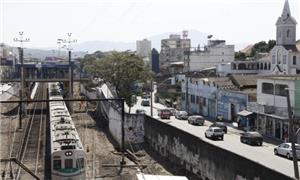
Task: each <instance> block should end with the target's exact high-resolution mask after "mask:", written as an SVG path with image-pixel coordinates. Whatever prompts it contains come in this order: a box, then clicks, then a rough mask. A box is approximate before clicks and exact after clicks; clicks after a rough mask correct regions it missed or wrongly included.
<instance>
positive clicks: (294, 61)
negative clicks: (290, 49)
mask: <svg viewBox="0 0 300 180" xmlns="http://www.w3.org/2000/svg"><path fill="white" fill-rule="evenodd" d="M296 64H297V57H296V56H293V65H296Z"/></svg>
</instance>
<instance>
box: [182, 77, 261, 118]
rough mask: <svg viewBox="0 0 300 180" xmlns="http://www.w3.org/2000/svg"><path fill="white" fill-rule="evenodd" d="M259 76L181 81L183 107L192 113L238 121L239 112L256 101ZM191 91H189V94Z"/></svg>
mask: <svg viewBox="0 0 300 180" xmlns="http://www.w3.org/2000/svg"><path fill="white" fill-rule="evenodd" d="M256 79H257V76H242V75H236V76H230V77H210V78H188V79H187V82H186V81H183V82H182V84H181V87H182V89H181V91H182V107H183V108H184V109H185V110H186V111H188V112H190V113H191V114H201V115H203V116H207V117H209V118H213V119H214V118H216V117H217V116H220V117H222V119H223V120H224V121H237V120H238V118H237V114H238V113H239V112H240V111H243V110H245V109H246V107H247V103H248V102H252V101H255V102H256ZM186 92H188V93H186Z"/></svg>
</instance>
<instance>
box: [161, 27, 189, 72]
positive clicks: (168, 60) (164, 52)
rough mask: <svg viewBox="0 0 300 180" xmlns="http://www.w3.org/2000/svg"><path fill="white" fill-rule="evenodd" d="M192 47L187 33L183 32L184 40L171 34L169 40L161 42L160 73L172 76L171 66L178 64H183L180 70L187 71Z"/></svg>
mask: <svg viewBox="0 0 300 180" xmlns="http://www.w3.org/2000/svg"><path fill="white" fill-rule="evenodd" d="M190 47H191V40H190V39H188V38H187V31H183V38H181V36H180V35H178V34H171V35H170V36H169V38H168V39H163V40H161V51H160V55H159V67H160V72H161V73H162V74H171V72H170V71H171V70H170V66H171V64H172V63H177V62H183V63H181V64H182V68H180V69H184V71H187V67H188V52H189V50H190ZM173 69H174V68H173ZM175 73H176V72H175Z"/></svg>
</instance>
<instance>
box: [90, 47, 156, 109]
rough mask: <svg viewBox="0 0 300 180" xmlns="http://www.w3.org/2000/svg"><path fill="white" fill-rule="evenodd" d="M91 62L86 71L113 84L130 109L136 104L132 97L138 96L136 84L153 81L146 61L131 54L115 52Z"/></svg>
mask: <svg viewBox="0 0 300 180" xmlns="http://www.w3.org/2000/svg"><path fill="white" fill-rule="evenodd" d="M90 62H92V64H86V65H85V67H84V69H85V70H86V71H87V72H89V73H90V74H92V75H94V76H98V77H100V78H102V79H103V80H104V81H105V82H109V83H110V84H112V85H113V86H114V87H115V88H116V92H117V94H118V96H119V97H122V98H124V99H125V101H126V103H127V105H128V106H129V108H130V107H132V106H133V105H134V103H135V102H134V101H133V98H132V96H133V95H137V92H136V91H134V86H135V83H137V82H144V83H146V82H147V80H150V79H151V74H150V71H149V68H148V67H147V66H146V65H145V63H144V61H143V60H142V59H141V58H139V57H138V56H136V55H134V54H131V53H129V52H113V53H111V54H108V55H106V56H104V57H102V58H99V59H96V60H91V61H90ZM129 112H130V109H129Z"/></svg>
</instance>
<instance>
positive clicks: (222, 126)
mask: <svg viewBox="0 0 300 180" xmlns="http://www.w3.org/2000/svg"><path fill="white" fill-rule="evenodd" d="M210 127H219V128H221V129H222V130H223V132H224V133H225V134H226V133H227V126H226V124H225V123H223V122H214V123H213V124H212V125H210Z"/></svg>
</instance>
